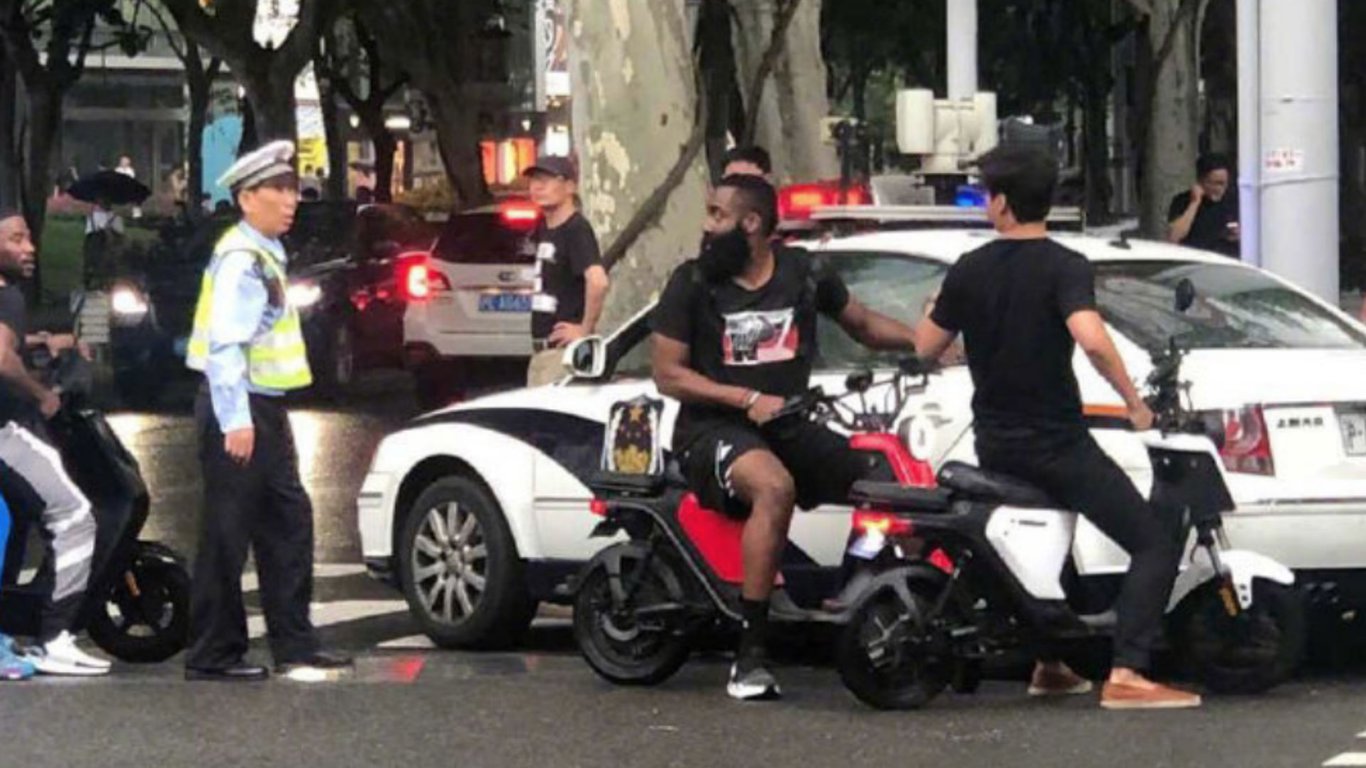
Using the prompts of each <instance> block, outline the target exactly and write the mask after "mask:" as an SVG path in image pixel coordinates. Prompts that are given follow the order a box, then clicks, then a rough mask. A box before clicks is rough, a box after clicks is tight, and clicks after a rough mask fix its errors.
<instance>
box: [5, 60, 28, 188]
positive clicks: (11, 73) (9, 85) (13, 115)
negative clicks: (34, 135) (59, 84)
mask: <svg viewBox="0 0 1366 768" xmlns="http://www.w3.org/2000/svg"><path fill="white" fill-rule="evenodd" d="M19 107H20V99H19V74H18V71H17V69H16V67H15V66H14V64H13V62H11V61H10V60H8V59H7V58H4V57H3V46H0V207H4V208H13V209H17V208H19V207H20V206H21V205H22V204H23V198H24V195H23V191H22V190H21V189H20V180H21V179H22V178H23V172H22V170H21V167H20V164H21V163H22V162H23V153H22V151H21V147H20V146H19V136H18V128H19V112H20V109H19Z"/></svg>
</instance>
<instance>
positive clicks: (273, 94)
mask: <svg viewBox="0 0 1366 768" xmlns="http://www.w3.org/2000/svg"><path fill="white" fill-rule="evenodd" d="M252 69H253V70H256V69H257V68H252ZM238 77H239V78H240V79H241V81H242V87H243V88H245V89H246V91H247V99H248V100H250V101H251V107H252V114H253V117H254V119H255V121H256V139H257V142H258V143H259V144H266V143H267V142H271V141H274V140H276V139H288V140H289V141H296V140H297V139H298V133H299V131H298V119H297V116H296V115H295V113H294V78H293V77H292V76H291V77H279V76H276V75H275V73H273V72H272V71H271V68H270V67H262V68H259V71H250V72H249V74H247V75H246V76H245V77H244V76H241V75H239V76H238Z"/></svg>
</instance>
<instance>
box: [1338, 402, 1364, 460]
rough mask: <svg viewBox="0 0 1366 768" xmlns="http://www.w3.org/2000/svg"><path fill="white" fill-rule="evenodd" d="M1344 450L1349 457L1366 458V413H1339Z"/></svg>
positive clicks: (1339, 425) (1339, 426)
mask: <svg viewBox="0 0 1366 768" xmlns="http://www.w3.org/2000/svg"><path fill="white" fill-rule="evenodd" d="M1338 428H1339V429H1341V430H1342V448H1343V450H1345V451H1346V452H1347V455H1348V456H1366V413H1339V414H1338Z"/></svg>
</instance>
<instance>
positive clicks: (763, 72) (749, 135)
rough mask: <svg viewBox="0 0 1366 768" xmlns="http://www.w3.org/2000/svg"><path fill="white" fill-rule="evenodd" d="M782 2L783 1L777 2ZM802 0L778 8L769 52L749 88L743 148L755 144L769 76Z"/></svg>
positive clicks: (791, 1)
mask: <svg viewBox="0 0 1366 768" xmlns="http://www.w3.org/2000/svg"><path fill="white" fill-rule="evenodd" d="M775 2H781V0H775ZM801 4H802V0H787V3H786V4H785V5H780V6H779V7H778V8H777V16H776V18H775V19H774V21H773V34H772V35H771V36H770V37H769V39H768V50H766V51H764V57H763V59H761V60H760V61H759V68H758V69H757V70H755V72H754V80H753V81H752V82H751V83H750V87H749V104H748V105H746V109H745V135H744V140H743V141H741V142H740V144H741V145H743V146H748V145H750V144H753V143H754V137H755V135H756V133H757V129H758V125H757V123H758V122H759V108H760V107H761V106H762V105H763V101H764V86H765V85H767V84H768V78H769V75H771V74H773V68H774V67H775V66H777V65H778V57H779V56H781V55H782V53H783V49H784V48H785V47H786V43H787V28H788V27H789V26H791V25H792V19H794V18H796V16H797V9H798V8H800V7H801Z"/></svg>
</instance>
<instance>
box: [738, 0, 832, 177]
mask: <svg viewBox="0 0 1366 768" xmlns="http://www.w3.org/2000/svg"><path fill="white" fill-rule="evenodd" d="M797 1H798V2H800V6H799V7H798V9H797V11H796V16H795V17H794V18H793V19H792V23H791V25H790V26H789V27H788V29H787V35H786V42H785V44H784V46H783V50H782V53H781V54H780V55H779V56H778V58H777V60H776V62H775V65H774V67H773V73H772V76H771V78H770V81H769V82H768V84H767V87H765V88H763V96H762V99H761V100H760V104H759V109H758V113H757V119H756V120H755V125H754V126H753V130H754V136H755V141H756V143H758V144H760V145H762V146H764V147H765V148H767V149H768V151H769V152H770V153H771V154H772V156H773V175H774V178H775V180H776V181H777V182H778V183H779V184H786V183H790V182H793V181H814V180H817V179H828V178H833V177H835V176H837V175H838V174H839V163H838V161H837V159H836V157H835V149H834V147H833V146H829V145H826V144H825V143H824V141H825V137H824V136H822V135H821V120H822V118H825V117H827V116H828V115H829V114H830V103H829V100H828V97H827V95H826V90H827V89H826V70H825V59H824V58H823V57H822V56H821V34H820V21H821V0H797ZM734 5H735V10H736V14H737V16H738V18H739V28H738V35H737V41H738V44H737V49H738V50H737V57H736V58H737V61H738V63H739V66H738V70H739V73H740V74H739V80H740V87H741V88H742V89H744V98H745V103H746V104H749V103H750V101H751V99H752V98H753V94H751V93H750V92H749V91H750V90H751V89H752V88H753V85H752V84H753V82H754V76H755V73H757V72H758V71H759V68H760V66H761V63H762V62H763V59H764V53H765V52H766V51H767V50H768V47H769V43H770V41H771V39H772V35H773V25H774V21H775V0H735V3H734ZM751 106H752V105H751ZM751 114H753V110H752V109H751Z"/></svg>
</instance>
